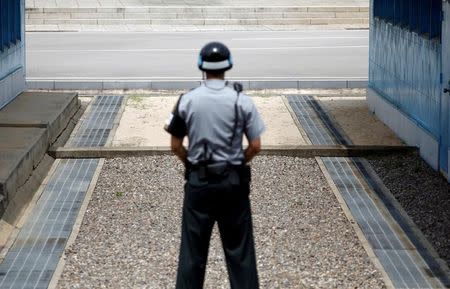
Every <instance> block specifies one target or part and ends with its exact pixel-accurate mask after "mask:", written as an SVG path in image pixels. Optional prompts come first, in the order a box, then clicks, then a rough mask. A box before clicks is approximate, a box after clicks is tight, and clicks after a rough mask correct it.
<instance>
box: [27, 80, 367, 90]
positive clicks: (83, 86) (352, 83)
mask: <svg viewBox="0 0 450 289" xmlns="http://www.w3.org/2000/svg"><path fill="white" fill-rule="evenodd" d="M230 80H231V81H238V82H241V83H242V85H243V87H244V89H247V90H249V89H312V88H321V89H346V88H367V78H349V79H320V78H317V79H294V80H245V79H230ZM200 83H201V82H200V81H194V80H174V81H163V80H153V79H148V80H121V79H113V80H102V79H95V80H83V79H39V78H27V88H28V89H29V90H63V91H64V90H68V91H70V90H96V91H97V90H98V91H103V90H141V89H142V90H161V89H163V90H174V89H191V88H193V87H198V86H199V85H200Z"/></svg>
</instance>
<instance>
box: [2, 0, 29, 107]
mask: <svg viewBox="0 0 450 289" xmlns="http://www.w3.org/2000/svg"><path fill="white" fill-rule="evenodd" d="M21 8H22V41H21V42H19V43H18V44H16V45H15V46H12V47H10V48H9V49H6V50H5V51H3V52H2V53H0V108H2V107H3V106H5V105H6V104H7V103H8V102H10V101H11V100H13V99H14V98H15V97H16V96H17V95H18V94H20V93H21V92H22V91H24V90H25V71H26V69H25V0H21Z"/></svg>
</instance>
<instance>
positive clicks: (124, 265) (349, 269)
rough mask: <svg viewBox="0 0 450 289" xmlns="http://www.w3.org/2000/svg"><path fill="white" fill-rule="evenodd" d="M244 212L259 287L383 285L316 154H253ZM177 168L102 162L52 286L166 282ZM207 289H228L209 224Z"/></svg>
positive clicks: (172, 162) (173, 244) (170, 161)
mask: <svg viewBox="0 0 450 289" xmlns="http://www.w3.org/2000/svg"><path fill="white" fill-rule="evenodd" d="M253 168H254V169H253V171H254V177H253V180H254V181H253V185H252V195H251V198H252V211H253V218H254V227H255V242H256V251H257V262H258V270H259V275H260V282H261V288H384V287H385V285H384V282H383V280H382V277H381V274H380V273H379V272H378V271H377V269H376V268H375V267H374V265H373V264H372V263H371V261H370V260H369V257H368V256H367V254H366V252H365V250H364V249H363V247H362V246H361V244H360V242H359V240H358V238H357V236H356V234H355V232H354V230H353V228H352V227H351V225H350V224H349V222H348V220H347V219H346V217H345V215H344V213H343V211H342V209H341V208H340V206H339V204H338V202H337V200H336V199H335V197H334V195H333V193H332V192H331V190H330V188H329V187H328V185H327V183H326V180H325V178H324V177H323V175H322V173H321V171H320V168H319V166H318V165H317V163H316V162H315V160H314V159H299V158H290V157H258V158H256V159H255V161H254V164H253ZM182 187H183V179H182V166H181V165H180V163H179V162H178V161H177V160H176V159H175V158H174V157H167V156H166V157H148V158H129V159H113V160H107V161H106V162H105V166H104V167H103V170H102V172H101V175H100V178H99V181H98V183H97V187H96V189H95V192H94V195H93V197H92V200H91V202H90V204H89V207H88V210H87V212H86V215H85V218H84V220H83V224H82V226H81V230H80V233H79V235H78V237H77V240H76V242H75V244H74V245H73V246H71V247H70V248H68V249H67V251H66V253H67V260H66V266H65V269H64V272H63V274H62V276H61V279H60V281H59V284H58V287H59V288H173V287H174V280H175V275H176V267H177V259H178V247H179V239H180V222H181V220H180V213H181V204H182V196H183V194H182ZM205 288H229V285H228V279H227V273H226V269H225V262H224V258H223V254H222V249H221V245H220V239H219V237H218V233H217V228H215V229H214V233H213V237H212V242H211V247H210V255H209V259H208V269H207V274H206V283H205Z"/></svg>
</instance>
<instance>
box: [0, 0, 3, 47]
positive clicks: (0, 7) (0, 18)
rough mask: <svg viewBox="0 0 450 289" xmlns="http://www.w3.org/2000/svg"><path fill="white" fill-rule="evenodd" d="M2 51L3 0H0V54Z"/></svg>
mask: <svg viewBox="0 0 450 289" xmlns="http://www.w3.org/2000/svg"><path fill="white" fill-rule="evenodd" d="M2 51H3V0H0V52H2Z"/></svg>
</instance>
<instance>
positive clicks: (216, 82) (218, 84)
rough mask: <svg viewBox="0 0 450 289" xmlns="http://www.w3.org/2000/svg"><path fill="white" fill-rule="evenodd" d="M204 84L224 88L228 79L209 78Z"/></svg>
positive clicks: (214, 87) (209, 86)
mask: <svg viewBox="0 0 450 289" xmlns="http://www.w3.org/2000/svg"><path fill="white" fill-rule="evenodd" d="M204 84H205V86H206V87H208V88H212V89H223V88H224V87H225V86H226V85H227V84H226V81H225V80H222V79H207V80H205V81H204Z"/></svg>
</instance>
